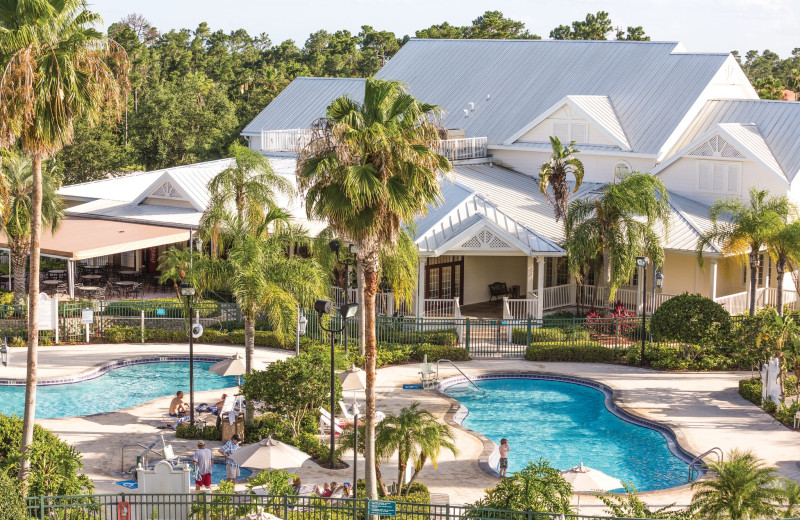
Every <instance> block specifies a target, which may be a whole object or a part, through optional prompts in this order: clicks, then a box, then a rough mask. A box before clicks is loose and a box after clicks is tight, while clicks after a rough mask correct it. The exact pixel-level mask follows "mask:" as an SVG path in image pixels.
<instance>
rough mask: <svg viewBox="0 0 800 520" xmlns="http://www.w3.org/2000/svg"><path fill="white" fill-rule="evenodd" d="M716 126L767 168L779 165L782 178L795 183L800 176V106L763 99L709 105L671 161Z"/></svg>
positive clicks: (704, 108) (677, 146) (673, 153)
mask: <svg viewBox="0 0 800 520" xmlns="http://www.w3.org/2000/svg"><path fill="white" fill-rule="evenodd" d="M734 123H738V124H739V125H740V127H739V128H736V126H735V125H733V124H734ZM714 126H719V127H720V128H723V129H725V130H727V131H729V132H730V135H731V137H732V138H733V135H736V136H737V139H739V140H740V143H742V146H747V147H748V149H749V150H750V153H752V154H753V158H754V160H760V161H763V162H764V167H765V168H768V169H769V168H774V166H775V164H776V163H777V165H778V167H779V171H780V176H781V177H785V178H786V179H788V180H789V181H793V180H794V178H795V177H796V176H797V174H798V173H800V103H798V102H793V101H769V100H761V99H752V100H751V99H737V100H729V99H725V100H711V101H708V102H707V103H706V104H705V106H703V108H702V110H701V111H700V113H699V114H698V115H697V117H696V118H695V120H694V122H693V123H692V124H691V125H690V126H689V128H688V129H687V131H686V132H685V133H684V135H683V136H681V138H680V139H679V140H678V142H677V144H676V145H675V146H674V147H673V148H672V150H671V152H670V154H669V155H668V157H670V158H672V156H673V155H675V154H677V153H680V152H681V151H682V150H684V149H686V148H688V147H689V145H691V144H692V143H694V142H697V141H699V140H701V139H700V138H701V136H703V135H705V134H707V133H708V132H709V131H710V130H711V129H713V127H714ZM759 137H760V139H759ZM769 156H772V159H774V162H772V160H771V159H770V157H769ZM665 162H666V161H665Z"/></svg>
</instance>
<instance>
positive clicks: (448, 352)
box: [411, 343, 471, 362]
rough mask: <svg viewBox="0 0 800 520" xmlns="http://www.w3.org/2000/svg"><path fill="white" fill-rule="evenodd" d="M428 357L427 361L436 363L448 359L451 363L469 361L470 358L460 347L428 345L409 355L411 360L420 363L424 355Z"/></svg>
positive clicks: (419, 347) (421, 346)
mask: <svg viewBox="0 0 800 520" xmlns="http://www.w3.org/2000/svg"><path fill="white" fill-rule="evenodd" d="M426 354H427V355H428V361H429V362H433V361H438V360H440V359H449V360H451V361H469V360H470V359H471V358H470V356H469V352H468V351H467V349H465V348H462V347H455V346H447V345H430V344H427V343H426V344H422V345H419V346H418V347H417V348H415V349H414V353H413V354H412V355H411V358H412V359H415V360H417V361H422V360H423V359H425V355H426Z"/></svg>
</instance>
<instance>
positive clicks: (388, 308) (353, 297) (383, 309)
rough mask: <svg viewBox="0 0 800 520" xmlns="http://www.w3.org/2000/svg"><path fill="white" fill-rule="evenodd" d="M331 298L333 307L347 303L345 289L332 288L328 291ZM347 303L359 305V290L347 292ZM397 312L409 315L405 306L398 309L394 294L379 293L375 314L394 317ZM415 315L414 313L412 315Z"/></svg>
mask: <svg viewBox="0 0 800 520" xmlns="http://www.w3.org/2000/svg"><path fill="white" fill-rule="evenodd" d="M328 294H329V298H330V299H331V301H332V302H333V306H334V307H336V308H339V307H341V306H342V304H344V303H345V300H344V289H342V288H341V287H330V288H329V290H328ZM347 301H349V302H351V303H359V301H358V289H353V288H350V289H348V290H347ZM395 311H398V313H400V314H401V315H404V316H405V315H407V314H409V313H407V312H405V305H400V307H399V308H397V307H396V305H395V301H394V293H391V292H389V291H384V292H379V293H377V294H376V295H375V313H376V314H377V315H379V316H393V315H394V313H395ZM410 314H413V313H410Z"/></svg>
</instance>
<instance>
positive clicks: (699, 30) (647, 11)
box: [89, 0, 800, 57]
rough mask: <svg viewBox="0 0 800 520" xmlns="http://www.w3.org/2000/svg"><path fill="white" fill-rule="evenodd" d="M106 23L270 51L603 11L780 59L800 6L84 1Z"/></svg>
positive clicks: (668, 0)
mask: <svg viewBox="0 0 800 520" xmlns="http://www.w3.org/2000/svg"><path fill="white" fill-rule="evenodd" d="M89 3H90V5H91V6H92V9H93V10H94V11H96V12H98V13H99V14H100V15H101V16H102V17H103V20H104V22H105V24H106V26H108V25H110V24H111V23H113V22H116V21H119V20H120V19H121V18H122V17H123V16H125V15H127V14H129V13H131V12H136V13H139V14H141V15H143V16H144V17H145V18H147V19H148V20H149V21H150V22H151V23H152V24H153V25H154V26H155V27H156V28H158V30H160V31H168V30H169V29H181V28H189V29H194V28H195V27H197V25H198V24H199V23H200V22H203V21H205V22H208V24H209V26H210V28H211V29H212V30H217V29H222V30H224V31H226V32H228V31H231V30H233V29H240V28H243V29H246V30H247V31H248V32H249V33H250V34H260V33H266V34H267V35H269V37H270V39H271V40H272V42H273V44H277V43H280V42H282V41H284V40H287V39H292V40H294V41H295V42H296V43H297V44H298V46H300V47H302V45H303V43H304V42H305V40H306V38H307V37H308V35H309V34H311V33H312V32H315V31H317V30H319V29H325V30H327V31H329V32H333V31H336V30H340V29H347V30H349V31H351V32H352V33H354V34H355V33H358V32H359V29H360V27H361V26H362V25H371V26H372V27H374V28H375V29H377V30H388V31H393V32H394V33H395V34H396V35H397V36H398V37H402V36H403V35H406V34H408V35H410V36H413V35H414V31H416V30H417V29H421V28H425V27H429V26H431V25H433V24H439V23H442V22H444V21H447V22H449V23H450V24H451V25H467V24H469V23H470V22H471V21H472V20H473V19H475V18H477V17H478V16H480V15H481V14H482V13H483V12H484V11H487V10H498V11H502V12H503V14H504V15H505V16H507V17H509V18H512V19H514V20H521V21H523V22H525V25H526V27H527V28H528V30H530V31H531V32H533V33H536V34H538V35H540V36H542V37H543V38H547V37H548V35H549V34H550V30H551V29H553V28H554V27H556V26H558V25H569V23H570V22H572V21H573V20H582V19H583V18H584V17H585V16H586V13H589V12H591V13H595V12H597V11H601V10H603V11H607V12H608V13H609V15H610V18H611V20H612V22H613V23H614V25H615V26H621V27H623V28H624V27H627V26H628V25H632V26H636V25H641V26H642V27H643V28H644V30H645V32H646V33H647V34H648V35H650V37H651V39H653V40H660V41H681V42H683V44H684V46H685V47H686V50H687V51H690V52H729V51H732V50H738V51H740V53H741V54H742V55H744V53H745V52H747V51H748V50H750V49H758V50H764V49H769V50H771V51H773V52H777V53H778V54H779V55H780V56H781V57H787V56H788V55H789V54H790V53H791V51H792V49H794V48H797V47H800V35H798V32H797V28H798V27H800V0H602V1H599V0H569V1H568V2H565V1H564V0H560V1H559V0H549V1H542V0H527V1H526V0H492V1H490V2H487V1H483V2H479V1H475V0H444V1H443V0H281V1H276V0H251V1H249V2H231V1H228V2H220V1H218V0H216V1H211V0H136V1H135V2H128V1H121V0H89Z"/></svg>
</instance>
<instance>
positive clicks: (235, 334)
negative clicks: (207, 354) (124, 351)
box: [104, 326, 294, 350]
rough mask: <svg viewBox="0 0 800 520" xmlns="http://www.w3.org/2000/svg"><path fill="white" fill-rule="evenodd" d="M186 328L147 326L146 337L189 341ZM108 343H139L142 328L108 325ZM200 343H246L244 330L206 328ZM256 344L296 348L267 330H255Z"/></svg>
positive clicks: (160, 340) (171, 341)
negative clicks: (153, 327) (170, 328)
mask: <svg viewBox="0 0 800 520" xmlns="http://www.w3.org/2000/svg"><path fill="white" fill-rule="evenodd" d="M187 334H188V333H187V332H186V331H185V330H167V329H148V328H145V331H144V339H145V341H146V342H150V343H184V342H186V341H188V337H189V336H188V335H187ZM104 337H105V340H106V341H107V342H108V343H138V342H140V341H141V340H142V329H141V328H139V327H122V326H113V327H108V328H106V329H105V331H104ZM196 341H197V342H198V343H231V344H234V345H242V344H244V331H242V330H234V331H230V332H227V331H218V330H214V329H210V328H207V329H204V330H203V335H202V336H200V337H199V338H197V340H196ZM255 344H256V345H257V346H260V347H269V348H279V349H285V350H286V349H288V350H294V345H293V344H291V343H285V342H284V340H283V339H282V337H281V336H280V335H278V334H277V333H275V332H271V331H267V330H264V331H262V330H258V331H256V332H255Z"/></svg>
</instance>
